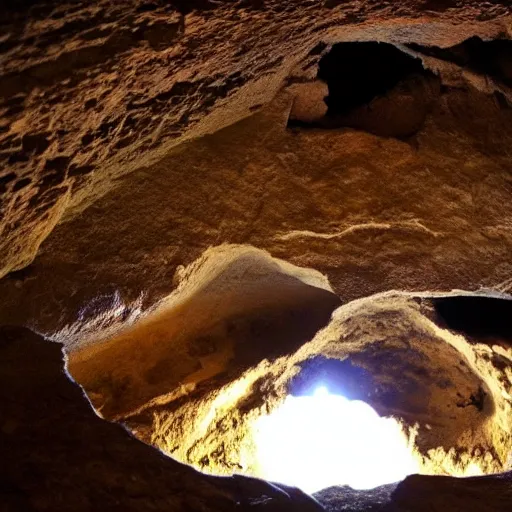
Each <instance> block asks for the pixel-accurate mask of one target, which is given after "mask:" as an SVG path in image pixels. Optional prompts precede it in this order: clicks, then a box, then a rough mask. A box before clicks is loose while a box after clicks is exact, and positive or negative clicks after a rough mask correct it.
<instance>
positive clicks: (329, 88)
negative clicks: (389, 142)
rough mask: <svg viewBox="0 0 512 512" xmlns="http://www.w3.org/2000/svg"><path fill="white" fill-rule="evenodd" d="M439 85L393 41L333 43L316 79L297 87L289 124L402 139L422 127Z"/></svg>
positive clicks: (417, 61) (434, 78) (418, 59)
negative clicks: (357, 131) (350, 129)
mask: <svg viewBox="0 0 512 512" xmlns="http://www.w3.org/2000/svg"><path fill="white" fill-rule="evenodd" d="M438 90H439V79H438V78H437V77H435V75H434V74H433V73H432V72H431V71H429V70H427V69H425V68H424V66H423V62H422V60H421V59H420V58H418V57H415V56H413V55H411V54H409V53H406V52H404V51H402V50H400V49H399V48H397V47H396V46H394V45H392V44H388V43H378V42H350V43H337V44H334V45H333V46H332V47H331V49H330V50H329V51H328V52H327V53H325V54H324V55H323V56H322V57H321V58H320V60H319V63H318V74H317V81H316V82H313V83H307V84H303V85H301V86H300V87H299V88H296V90H295V93H296V97H295V102H294V105H293V107H292V111H291V113H290V118H289V122H288V126H289V127H290V128H294V127H299V128H308V127H309V128H314V127H318V128H325V129H335V128H341V127H350V128H355V129H361V130H364V131H368V132H370V133H374V134H376V135H381V136H388V137H397V138H405V137H409V136H411V135H413V134H415V133H416V132H417V131H418V130H419V129H420V128H421V127H422V126H423V123H424V121H425V118H426V115H427V113H428V111H429V108H430V104H431V101H432V97H435V96H436V94H438Z"/></svg>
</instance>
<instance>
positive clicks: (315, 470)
mask: <svg viewBox="0 0 512 512" xmlns="http://www.w3.org/2000/svg"><path fill="white" fill-rule="evenodd" d="M255 436H256V439H255V441H256V447H257V454H258V462H259V466H260V472H261V473H260V476H261V477H263V478H265V479H267V480H270V481H274V482H280V483H283V484H288V485H293V486H296V487H299V488H301V489H303V490H304V491H306V492H309V493H312V492H316V491H319V490H321V489H325V488H327V487H330V486H333V485H349V486H350V487H352V488H354V489H371V488H373V487H377V486H379V485H384V484H388V483H392V482H397V481H399V480H403V479H404V478H405V477H406V476H407V475H410V474H412V473H418V472H419V469H418V464H417V462H416V460H415V458H414V456H413V455H412V452H411V449H410V447H409V445H408V440H407V438H406V436H405V434H404V433H403V432H402V430H401V428H400V426H399V424H398V422H397V421H396V420H394V419H393V418H381V417H380V416H379V415H378V414H377V413H376V412H375V411H374V410H373V409H372V408H371V407H370V406H369V405H368V404H366V403H364V402H361V401H349V400H347V399H346V398H345V397H342V396H339V395H332V394H330V393H329V392H328V391H327V389H326V388H324V387H322V388H318V389H317V391H316V392H315V394H314V395H313V396H301V397H293V396H288V397H287V398H286V400H285V402H284V403H283V404H282V405H281V406H280V407H278V408H277V409H275V410H274V411H273V412H272V413H271V414H270V415H269V416H262V417H260V418H259V419H258V421H257V425H256V432H255Z"/></svg>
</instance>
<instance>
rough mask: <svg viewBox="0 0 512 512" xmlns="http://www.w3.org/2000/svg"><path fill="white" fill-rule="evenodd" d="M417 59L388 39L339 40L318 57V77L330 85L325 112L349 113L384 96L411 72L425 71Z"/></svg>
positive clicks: (419, 72)
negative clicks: (375, 40) (385, 40)
mask: <svg viewBox="0 0 512 512" xmlns="http://www.w3.org/2000/svg"><path fill="white" fill-rule="evenodd" d="M427 73H428V72H427V71H426V70H425V69H424V68H423V64H422V62H421V60H420V59H417V58H414V57H411V56H410V55H407V54H406V53H404V52H403V51H401V50H399V49H398V48H397V47H395V46H393V45H391V44H387V43H375V42H364V43H339V44H335V45H334V46H333V47H332V49H331V51H330V52H329V53H327V54H326V55H324V56H323V57H322V58H321V59H320V63H319V69H318V78H319V79H320V80H323V81H324V82H325V83H326V84H327V86H328V88H329V96H328V97H327V98H326V99H325V102H326V103H327V108H328V110H327V116H328V117H331V118H333V117H337V116H340V115H344V114H348V113H349V112H350V111H352V110H354V109H355V108H357V107H360V106H362V105H365V104H367V103H369V102H370V101H371V100H373V99H374V98H376V97H377V96H383V95H384V94H386V93H387V92H388V91H389V90H391V89H392V88H393V87H395V86H396V85H397V84H398V83H399V82H401V81H403V80H405V79H406V78H408V77H410V76H411V75H415V74H419V75H425V74H427Z"/></svg>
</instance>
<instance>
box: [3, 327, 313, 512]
mask: <svg viewBox="0 0 512 512" xmlns="http://www.w3.org/2000/svg"><path fill="white" fill-rule="evenodd" d="M0 355H1V358H0V390H1V391H0V410H1V411H2V414H1V417H0V457H1V459H2V464H1V466H0V480H1V484H0V509H1V510H2V512H4V511H5V512H20V511H22V510H23V511H33V512H36V511H38V512H39V511H41V512H42V511H48V512H50V511H51V512H55V511H59V512H60V511H62V512H64V511H68V510H69V511H77V512H81V511H84V512H87V511H90V510H105V511H114V510H127V511H128V510H130V511H138V512H140V511H145V510H148V511H149V510H153V511H162V512H163V511H176V512H182V511H185V510H186V511H191V512H192V511H197V512H199V511H201V512H206V511H216V512H217V511H232V510H241V511H242V510H254V511H257V510H268V511H276V512H277V511H281V510H282V511H285V510H290V511H292V510H294V511H295V510H304V512H306V511H308V512H313V511H315V510H317V511H321V510H322V507H321V506H320V505H319V504H318V503H316V502H315V501H314V500H313V499H312V498H310V497H308V496H306V495H304V494H303V493H301V492H300V491H298V490H296V489H284V488H283V489H281V488H279V487H277V486H274V485H271V484H268V483H265V482H262V481H259V480H255V479H250V478H244V477H234V478H214V477H209V476H206V475H203V474H201V473H198V472H197V471H195V470H193V469H192V468H190V467H188V466H185V465H183V464H179V463H178V462H176V461H174V460H172V459H170V458H168V457H165V456H164V455H162V454H161V453H160V452H159V451H157V450H155V449H154V448H151V447H149V446H146V445H144V444H143V443H141V442H139V441H137V440H135V439H134V438H133V437H132V436H131V435H130V434H129V433H128V432H127V431H126V430H124V429H123V428H122V427H121V426H119V425H115V424H111V423H108V422H106V421H104V420H102V419H100V418H99V417H98V416H97V415H96V414H95V412H94V410H93V409H92V407H91V406H90V404H89V402H88V401H87V398H86V397H85V396H84V394H83V392H82V390H81V389H80V387H79V386H78V385H76V384H75V383H74V382H72V381H71V380H70V378H69V376H68V375H67V374H66V372H65V370H64V361H63V354H62V350H61V347H59V345H58V344H55V343H51V342H48V340H43V339H42V338H41V337H39V336H37V335H35V334H33V333H31V332H30V331H28V330H27V329H20V328H8V327H3V328H1V330H0Z"/></svg>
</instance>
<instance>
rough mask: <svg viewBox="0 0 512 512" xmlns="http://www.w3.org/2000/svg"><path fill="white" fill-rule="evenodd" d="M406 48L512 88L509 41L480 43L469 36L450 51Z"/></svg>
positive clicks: (414, 45) (432, 47)
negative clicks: (486, 76) (488, 77)
mask: <svg viewBox="0 0 512 512" xmlns="http://www.w3.org/2000/svg"><path fill="white" fill-rule="evenodd" d="M408 47H409V48H410V49H411V50H414V51H416V52H418V53H421V54H423V55H427V56H429V57H435V58H436V59H440V60H444V61H447V62H452V63H453V64H457V65H458V66H460V67H463V68H466V69H468V70H471V71H474V72H476V73H479V74H482V75H488V76H490V77H492V78H494V79H496V80H498V81H499V82H502V83H503V84H505V85H508V86H510V87H512V41H510V40H505V39H496V40H493V41H483V40H482V39H480V38H479V37H476V36H475V37H471V38H469V39H466V40H465V41H463V42H462V43H460V44H458V45H455V46H452V47H450V48H439V47H436V46H422V45H419V44H414V43H413V44H409V45H408Z"/></svg>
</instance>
